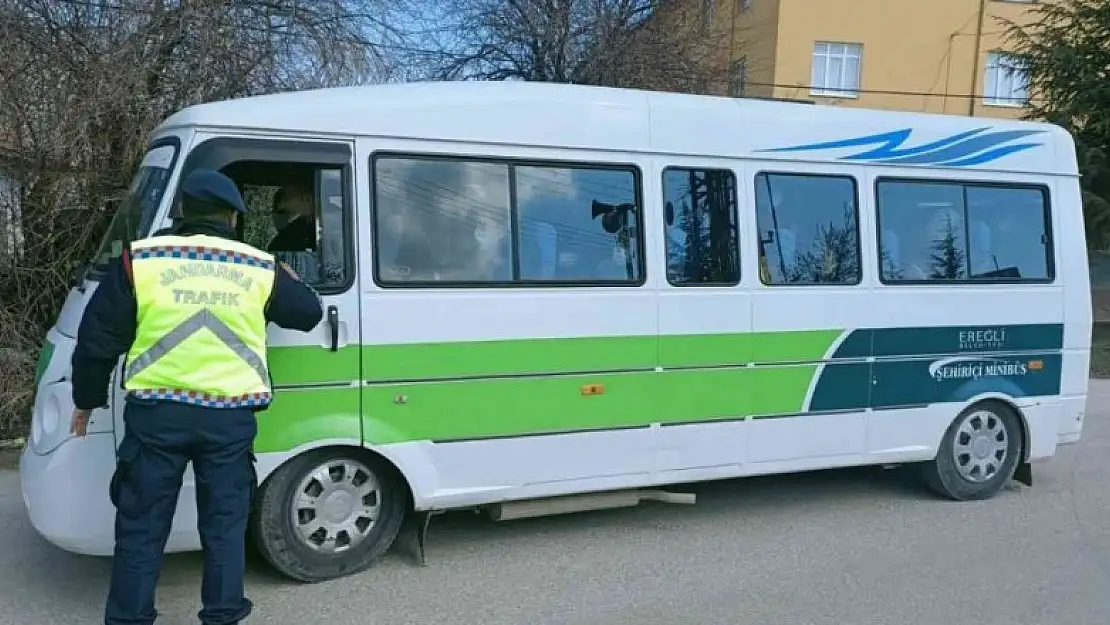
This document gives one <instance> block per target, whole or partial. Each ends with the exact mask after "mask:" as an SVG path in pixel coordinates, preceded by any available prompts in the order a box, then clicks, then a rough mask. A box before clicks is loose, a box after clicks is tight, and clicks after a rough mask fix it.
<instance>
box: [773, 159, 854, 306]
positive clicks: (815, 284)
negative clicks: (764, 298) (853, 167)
mask: <svg viewBox="0 0 1110 625" xmlns="http://www.w3.org/2000/svg"><path fill="white" fill-rule="evenodd" d="M762 175H768V176H794V177H803V178H845V179H847V180H849V181H850V182H851V183H852V199H853V209H854V210H853V217H854V222H855V232H856V267H858V268H859V270H858V272H857V273H856V280H855V282H781V283H776V282H765V281H764V280H763V276H762V275H760V276H759V282H760V284H762V285H763V286H767V287H776V288H778V287H847V286H859V285H861V284H863V271H864V269H863V229H862V228H861V226H860V204H861V201H860V200H861V196H860V185H859V180H858V179H857V178H856V176H854V175H853V174H847V173H844V174H840V173H815V172H804V171H776V170H768V169H760V170H758V171H756V172H755V175H754V176H753V178H752V184H753V186H752V191H753V192H754V195H753V196H752V198H753V201H754V203H753V205H752V209H753V212H754V214H755V244H756V249H755V257H756V273H757V274H760V273H761V272H760V271H759V246H760V245H762V244H763V234H762V232H761V228H760V227H759V177H760V176H762ZM775 236H776V237H777V236H779V233H778V231H777V229H776V231H775Z"/></svg>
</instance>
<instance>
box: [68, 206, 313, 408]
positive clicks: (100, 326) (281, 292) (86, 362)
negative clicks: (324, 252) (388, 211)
mask: <svg viewBox="0 0 1110 625" xmlns="http://www.w3.org/2000/svg"><path fill="white" fill-rule="evenodd" d="M168 233H172V234H176V235H180V236H188V235H194V234H206V235H209V236H216V237H221V238H225V239H235V232H234V231H233V230H232V229H231V228H229V227H226V226H218V225H213V224H208V223H201V224H196V223H189V222H185V223H184V224H182V225H180V226H178V227H176V228H174V229H173V230H171V231H169V232H168ZM159 234H161V233H159ZM124 254H128V251H127V250H124ZM274 274H275V278H274V288H273V290H272V291H271V293H270V301H269V303H268V304H267V306H266V321H268V322H271V323H274V324H276V325H278V326H280V327H282V328H288V329H291V330H300V331H302V332H308V331H309V330H311V329H312V328H314V327H316V324H318V323H320V319H321V318H323V316H324V311H323V309H322V307H321V304H320V298H319V297H318V296H317V295H316V293H315V292H314V291H313V290H312V289H311V288H309V287H308V286H307V285H305V284H304V283H303V282H300V281H298V280H295V279H294V278H293V277H292V276H290V275H289V274H288V273H286V272H285V271H284V270H282V269H281V268H278V269H277V270H276V271H275V272H274ZM136 309H137V304H136V302H135V291H134V286H133V284H132V281H131V278H130V276H129V274H128V272H127V271H126V270H125V268H124V264H123V262H122V259H119V258H117V259H115V260H113V261H111V262H110V263H109V264H108V267H107V269H106V270H105V272H104V279H103V280H102V281H101V282H100V286H99V287H98V288H97V289H96V292H95V293H93V296H92V299H90V300H89V305H88V307H87V308H86V309H85V314H84V316H83V317H82V319H81V326H80V328H79V329H78V331H77V346H76V347H75V348H74V350H73V361H72V362H73V403H74V405H75V406H76V407H77V408H83V409H88V410H92V409H94V408H99V407H101V406H105V405H107V404H108V382H109V380H110V379H111V375H112V369H113V368H115V366H116V364H117V363H118V362H119V357H120V356H122V355H123V354H126V353H127V352H128V351H129V350H130V349H131V343H132V342H133V341H134V340H135V330H136V325H137V321H136V316H137V312H136Z"/></svg>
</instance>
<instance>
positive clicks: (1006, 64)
mask: <svg viewBox="0 0 1110 625" xmlns="http://www.w3.org/2000/svg"><path fill="white" fill-rule="evenodd" d="M1022 61H1023V58H1022V57H1021V55H1019V54H1014V53H1013V52H1006V51H1004V50H989V51H987V58H986V62H985V63H984V65H983V106H997V107H1002V108H1023V107H1025V106H1027V105H1028V104H1029V99H1030V95H1029V90H1030V87H1031V84H1030V81H1029V79H1030V75H1029V70H1028V69H1027V68H1023V67H1022ZM1006 71H1009V72H1011V73H1012V74H1013V77H1016V76H1017V75H1021V76H1022V77H1023V80H1024V84H1025V90H1024V91H1025V95H1024V96H1023V97H1021V98H1014V97H1009V96H1006V97H1004V96H1001V95H1000V93H999V92H1000V89H999V84H1000V82H1001V80H1002V78H1003V72H1006ZM992 77H993V78H994V91H993V92H992V91H991V90H990V89H989V88H988V87H989V86H990V84H991V78H992ZM1013 77H1011V81H1012V80H1013ZM1012 84H1013V82H1011V85H1012ZM1011 93H1012V91H1011Z"/></svg>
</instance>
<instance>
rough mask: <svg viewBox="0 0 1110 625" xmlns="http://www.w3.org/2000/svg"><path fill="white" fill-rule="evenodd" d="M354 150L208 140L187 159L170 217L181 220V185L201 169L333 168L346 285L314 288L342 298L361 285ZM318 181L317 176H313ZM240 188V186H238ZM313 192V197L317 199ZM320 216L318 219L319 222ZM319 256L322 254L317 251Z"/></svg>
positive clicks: (339, 144) (337, 144)
mask: <svg viewBox="0 0 1110 625" xmlns="http://www.w3.org/2000/svg"><path fill="white" fill-rule="evenodd" d="M353 155H354V148H353V147H352V145H351V144H350V143H347V142H343V141H297V140H295V139H268V138H260V137H236V136H229V135H218V136H214V137H212V138H211V139H205V140H204V141H202V142H201V143H200V144H198V145H196V146H195V147H193V148H192V149H191V150H190V151H189V154H188V155H187V156H186V158H185V163H184V165H182V168H181V172H180V174H179V178H178V181H179V182H178V186H177V187H176V188H175V189H174V196H173V204H172V205H171V206H172V208H171V211H170V214H169V217H170V218H172V219H174V220H177V219H180V217H181V216H180V213H179V207H180V201H181V188H180V181H182V180H184V179H185V176H186V175H188V173H189V172H190V171H191V170H193V169H196V168H198V167H208V168H212V169H217V170H222V169H223V168H224V167H226V166H228V165H231V164H233V163H237V162H241V161H261V162H273V163H300V164H305V165H313V166H315V167H316V168H317V169H319V168H320V167H321V166H330V167H328V168H329V169H339V170H340V172H341V173H340V183H341V184H342V186H343V264H344V267H345V268H346V271H344V278H345V279H344V281H343V283H342V284H339V283H336V284H321V285H319V286H318V285H315V284H313V285H311V286H312V288H313V289H314V290H315V291H316V292H317V293H318V294H319V295H321V296H334V295H342V294H344V293H347V292H349V291H350V290H351V289H352V288H353V287H354V286H355V284H357V283H358V272H359V267H358V258H357V255H356V253H355V249H354V242H355V238H354V232H353V231H354V229H355V227H356V220H355V218H354V217H355V210H356V209H355V194H354V182H355V180H356V177H355V170H354V167H353V165H352V156H353ZM314 180H315V175H314ZM236 184H238V183H236ZM317 191H318V190H317V189H313V195H314V196H315V195H317ZM319 218H320V216H319V214H318V215H317V219H319ZM317 253H318V254H319V253H320V250H317Z"/></svg>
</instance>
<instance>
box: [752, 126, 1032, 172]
mask: <svg viewBox="0 0 1110 625" xmlns="http://www.w3.org/2000/svg"><path fill="white" fill-rule="evenodd" d="M987 130H988V128H985V127H984V128H975V129H973V130H967V131H964V132H961V133H958V134H955V135H952V136H949V137H945V138H943V139H938V140H936V141H932V142H930V143H925V144H922V145H918V146H909V147H903V144H905V143H906V141H907V140H909V138H910V134H912V132H913V130H912V129H910V128H903V129H901V130H895V131H892V132H884V133H879V134H874V135H867V136H864V137H853V138H850V139H839V140H836V141H825V142H821V143H807V144H804V145H793V146H787V147H782V148H771V149H766V150H757V151H758V152H813V151H818V150H839V149H843V148H859V147H870V149H867V150H864V151H862V152H855V153H853V154H847V155H845V156H841V157H840V158H839V160H843V161H868V162H874V163H898V164H913V165H943V166H946V167H970V166H972V165H982V164H984V163H989V162H991V161H995V160H998V159H1000V158H1002V157H1004V156H1008V155H1010V154H1016V153H1017V152H1022V151H1024V150H1028V149H1030V148H1035V147H1038V146H1040V145H1043V144H1041V143H1010V142H1011V141H1014V140H1016V139H1020V138H1022V137H1028V136H1030V135H1036V134H1041V133H1042V132H1044V131H1042V130H1002V131H997V132H986V131H987ZM1005 144H1009V145H1005Z"/></svg>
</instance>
